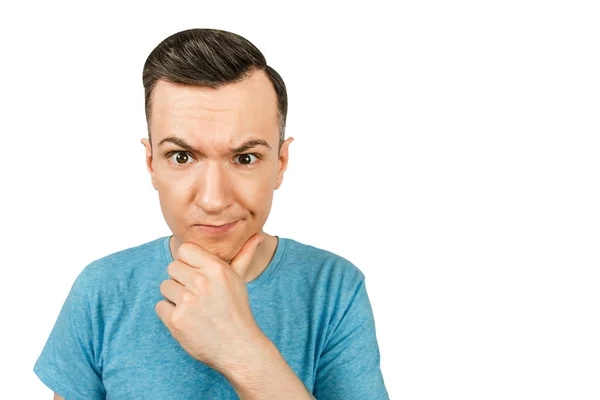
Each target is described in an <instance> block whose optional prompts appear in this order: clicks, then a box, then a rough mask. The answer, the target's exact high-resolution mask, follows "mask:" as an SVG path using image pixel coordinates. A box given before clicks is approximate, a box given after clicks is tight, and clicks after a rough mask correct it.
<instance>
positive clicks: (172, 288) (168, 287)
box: [160, 279, 185, 305]
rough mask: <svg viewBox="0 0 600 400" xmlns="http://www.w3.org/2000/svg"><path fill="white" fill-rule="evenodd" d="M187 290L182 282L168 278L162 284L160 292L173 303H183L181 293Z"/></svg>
mask: <svg viewBox="0 0 600 400" xmlns="http://www.w3.org/2000/svg"><path fill="white" fill-rule="evenodd" d="M184 290H185V288H184V287H183V286H181V284H179V283H177V282H175V281H174V280H172V279H167V280H165V281H163V282H162V283H161V284H160V293H161V294H162V295H163V296H165V298H166V299H168V300H169V301H170V302H171V303H175V305H177V304H181V295H182V292H183V291H184Z"/></svg>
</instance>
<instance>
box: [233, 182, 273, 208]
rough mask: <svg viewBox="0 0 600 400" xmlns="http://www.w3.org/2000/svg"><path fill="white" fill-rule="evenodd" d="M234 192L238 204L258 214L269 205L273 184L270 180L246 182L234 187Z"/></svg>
mask: <svg viewBox="0 0 600 400" xmlns="http://www.w3.org/2000/svg"><path fill="white" fill-rule="evenodd" d="M234 190H235V193H236V198H237V200H238V202H240V203H242V205H244V206H245V207H246V208H249V209H251V210H253V211H255V212H257V213H258V212H261V211H262V209H263V208H265V207H269V206H270V204H271V199H272V196H273V182H272V181H271V180H270V179H261V180H253V181H248V182H245V183H243V184H238V185H236V188H235V189H234Z"/></svg>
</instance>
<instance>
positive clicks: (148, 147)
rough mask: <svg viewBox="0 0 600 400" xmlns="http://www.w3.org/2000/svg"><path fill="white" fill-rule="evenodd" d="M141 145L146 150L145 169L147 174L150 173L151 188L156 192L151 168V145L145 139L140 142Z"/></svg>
mask: <svg viewBox="0 0 600 400" xmlns="http://www.w3.org/2000/svg"><path fill="white" fill-rule="evenodd" d="M141 143H142V144H143V145H144V148H145V149H146V168H147V169H148V172H149V173H150V177H151V180H152V186H153V187H154V190H158V189H157V188H156V183H155V182H154V169H153V168H152V145H151V144H150V141H149V140H148V139H146V138H143V139H142V140H141Z"/></svg>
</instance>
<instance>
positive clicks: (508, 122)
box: [0, 0, 600, 400]
mask: <svg viewBox="0 0 600 400" xmlns="http://www.w3.org/2000/svg"><path fill="white" fill-rule="evenodd" d="M131 3H137V4H138V5H135V6H134V5H133V4H132V5H130V4H129V3H128V2H119V4H118V5H117V3H116V2H115V3H112V4H111V3H107V2H102V3H100V2H98V3H96V4H91V3H87V2H82V3H81V4H78V3H73V4H66V3H57V2H41V1H40V2H37V3H33V2H28V3H25V2H21V3H19V5H8V4H7V5H3V6H2V9H0V30H1V32H0V33H1V39H0V40H1V41H2V43H1V48H0V57H1V58H0V60H1V62H0V68H1V70H0V73H1V83H0V85H1V86H0V96H1V97H0V101H1V104H0V112H1V118H0V129H1V136H0V138H1V141H2V142H1V143H2V144H1V149H2V156H1V157H0V163H1V165H0V173H1V174H2V176H1V179H2V185H1V188H2V189H1V190H2V196H1V197H0V201H1V202H2V207H0V210H1V211H0V212H1V213H2V214H1V215H0V217H1V221H2V223H1V224H0V225H1V227H0V229H1V235H2V237H1V239H2V241H1V243H2V254H3V262H2V271H3V274H4V279H3V280H2V282H3V285H2V290H1V291H0V296H1V304H2V318H1V319H0V321H1V323H2V329H1V330H0V335H2V337H1V340H0V354H1V355H2V357H1V358H0V368H1V370H0V380H1V381H2V384H1V385H0V386H1V391H2V395H1V397H2V398H15V399H16V398H18V399H50V398H52V394H51V391H50V390H49V389H48V388H46V387H45V386H44V385H43V383H42V382H41V381H40V380H39V379H38V378H37V376H35V374H34V373H33V366H34V364H35V361H36V359H37V357H38V356H39V354H40V352H41V350H42V348H43V346H44V344H45V342H46V339H47V337H48V335H49V333H50V330H51V329H52V327H53V325H54V322H55V320H56V317H57V316H58V312H59V311H60V308H61V307H62V304H63V302H64V300H65V298H66V296H67V294H68V291H69V289H70V287H71V285H72V283H73V281H74V279H75V278H76V276H77V275H78V274H79V273H80V272H81V270H82V269H83V267H85V265H87V264H88V263H90V262H91V261H93V260H95V259H97V258H100V257H103V256H105V255H107V254H110V253H113V252H115V251H118V250H121V249H125V248H129V247H133V246H136V245H139V244H141V243H145V242H147V241H150V240H153V239H155V238H157V237H159V236H164V235H169V234H170V231H169V230H168V227H167V225H166V223H165V222H164V220H163V217H162V214H161V211H160V207H159V203H158V197H157V192H156V191H155V190H154V189H153V188H152V186H151V184H150V178H149V175H148V172H147V171H146V167H145V163H144V149H143V146H142V145H141V144H140V139H141V138H142V137H145V135H146V130H145V129H146V128H145V120H144V110H143V106H144V104H143V94H144V93H143V87H142V80H141V79H142V66H143V64H144V61H145V59H146V57H147V55H148V54H149V52H150V51H151V50H152V49H153V48H154V47H155V46H156V45H157V44H158V43H159V42H160V41H161V40H162V39H164V38H165V37H167V36H168V35H170V34H172V33H175V32H177V31H180V30H183V29H188V28H194V27H205V28H218V29H225V30H230V31H233V32H235V33H238V34H240V35H242V36H244V37H246V38H247V39H249V40H250V41H251V42H253V43H254V44H255V45H256V46H257V47H258V48H259V49H260V50H261V51H262V52H263V54H264V55H265V56H266V58H267V62H268V63H269V65H271V66H273V67H274V68H275V69H276V70H277V71H278V72H280V74H281V75H282V77H283V78H284V80H285V82H286V84H287V88H288V95H289V114H288V126H287V135H288V136H293V137H295V141H294V142H293V143H292V145H291V146H290V164H289V169H288V171H287V173H286V175H285V180H284V183H283V186H282V187H281V189H280V190H278V191H276V192H275V199H274V205H273V209H272V213H271V216H270V219H269V221H268V222H267V225H266V226H265V230H266V231H267V232H269V233H271V234H277V235H279V236H283V237H290V238H294V239H296V240H299V241H301V242H304V243H308V244H312V245H315V246H318V247H321V248H325V249H328V250H330V251H333V252H335V253H337V254H340V255H342V256H344V257H345V258H347V259H349V260H351V261H352V262H353V263H354V264H356V265H357V266H358V267H359V268H360V269H361V270H362V271H363V273H364V274H365V276H366V279H367V281H366V282H367V290H368V293H369V296H370V299H371V303H372V306H373V310H374V314H375V320H376V327H377V337H378V341H379V346H380V351H381V368H382V371H383V375H384V379H385V382H386V386H387V388H388V391H389V394H390V398H392V399H444V398H452V399H454V398H456V399H459V398H460V399H509V398H510V399H580V400H581V399H598V398H600V381H599V379H600V378H599V375H600V361H599V360H600V340H599V338H600V323H599V315H600V313H599V311H600V306H599V305H600V290H599V285H600V273H599V270H598V269H599V267H600V262H599V261H600V254H599V253H600V250H599V247H600V246H599V243H600V228H599V227H600V212H599V207H598V205H599V204H600V187H599V182H600V181H599V178H600V162H599V151H600V140H599V132H600V130H599V125H600V124H599V121H600V118H599V110H600V108H599V107H600V79H599V76H600V74H599V71H600V59H599V49H600V47H599V45H600V29H599V24H598V21H599V18H600V14H599V13H598V9H597V8H596V7H595V5H594V3H595V2H592V1H589V2H579V1H562V2H561V1H543V2H542V1H537V2H534V1H523V0H520V1H502V2H500V1H498V2H490V1H453V2H447V1H410V2H400V3H393V2H389V3H388V2H385V3H384V2H377V1H368V2H364V3H360V4H357V5H352V4H348V3H347V2H345V3H341V2H340V3H338V4H336V3H333V2H330V3H327V2H322V3H314V4H310V3H306V2H295V3H294V4H291V2H276V3H275V2H274V3H272V4H269V3H261V2H241V1H240V2H236V3H226V2H217V1H210V2H202V1H193V2H187V3H186V2H176V1H175V2H174V1H164V2H149V1H146V2H139V3H138V2H131ZM217 4H218V5H217Z"/></svg>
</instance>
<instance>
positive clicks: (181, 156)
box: [165, 151, 193, 166]
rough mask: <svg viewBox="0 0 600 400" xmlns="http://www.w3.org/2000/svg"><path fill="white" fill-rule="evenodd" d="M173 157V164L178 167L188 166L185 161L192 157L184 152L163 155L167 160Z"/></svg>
mask: <svg viewBox="0 0 600 400" xmlns="http://www.w3.org/2000/svg"><path fill="white" fill-rule="evenodd" d="M173 156H176V157H175V161H174V162H173V164H175V165H179V166H183V165H186V164H189V163H188V162H187V161H188V160H189V159H193V158H192V156H191V155H190V153H188V152H186V151H171V152H168V153H167V154H165V157H166V158H167V159H169V160H171V159H172V157H173Z"/></svg>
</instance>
